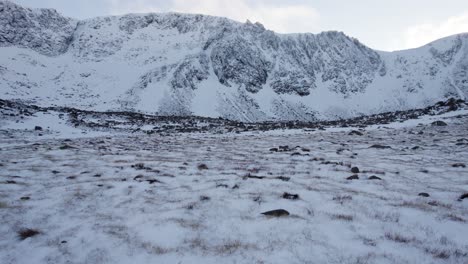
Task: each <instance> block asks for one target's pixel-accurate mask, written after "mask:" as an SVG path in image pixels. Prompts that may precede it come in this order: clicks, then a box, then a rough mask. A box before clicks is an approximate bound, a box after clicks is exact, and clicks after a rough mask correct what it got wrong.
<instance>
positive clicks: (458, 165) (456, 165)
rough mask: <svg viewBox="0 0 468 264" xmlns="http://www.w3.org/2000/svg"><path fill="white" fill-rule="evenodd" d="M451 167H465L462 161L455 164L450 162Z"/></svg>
mask: <svg viewBox="0 0 468 264" xmlns="http://www.w3.org/2000/svg"><path fill="white" fill-rule="evenodd" d="M452 167H454V168H466V165H465V164H464V163H455V164H452Z"/></svg>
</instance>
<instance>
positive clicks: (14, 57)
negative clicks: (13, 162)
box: [0, 1, 468, 121]
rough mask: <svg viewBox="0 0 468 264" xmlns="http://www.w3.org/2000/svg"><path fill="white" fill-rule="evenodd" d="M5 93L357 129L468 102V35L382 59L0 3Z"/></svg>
mask: <svg viewBox="0 0 468 264" xmlns="http://www.w3.org/2000/svg"><path fill="white" fill-rule="evenodd" d="M0 93H1V95H2V96H1V97H2V99H9V100H12V99H20V100H22V101H25V102H28V103H35V104H38V105H43V106H48V105H66V106H71V107H76V108H81V109H93V110H130V111H141V112H146V113H155V114H159V115H199V116H209V117H224V118H229V119H235V120H241V121H264V120H301V121H313V120H317V119H321V120H322V119H337V118H348V117H354V116H358V115H366V114H375V113H380V112H386V111H396V110H407V109H412V108H418V107H425V106H428V105H432V104H434V103H435V102H437V101H441V100H445V99H447V98H449V97H455V98H460V99H465V97H466V96H468V34H460V35H455V36H451V37H447V38H444V39H441V40H438V41H435V42H433V43H430V44H428V45H426V46H423V47H421V48H418V49H412V50H406V51H398V52H382V51H376V50H372V49H370V48H368V47H366V46H365V45H363V44H362V43H360V42H359V41H358V40H357V39H354V38H351V37H348V36H346V35H345V34H343V33H341V32H323V33H320V34H277V33H275V32H273V31H270V30H267V29H266V28H265V27H264V26H263V25H261V24H260V23H251V22H249V21H247V22H246V23H239V22H236V21H232V20H229V19H226V18H220V17H213V16H205V15H193V14H178V13H162V14H158V13H151V14H129V15H124V16H112V17H99V18H94V19H88V20H82V21H78V20H75V19H71V18H66V17H63V16H62V15H60V14H59V13H57V12H56V11H55V10H50V9H29V8H24V7H21V6H19V5H16V4H14V3H12V2H9V1H0Z"/></svg>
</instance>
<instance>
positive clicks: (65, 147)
mask: <svg viewBox="0 0 468 264" xmlns="http://www.w3.org/2000/svg"><path fill="white" fill-rule="evenodd" d="M59 149H61V150H65V149H73V147H72V146H70V145H67V144H64V145H62V146H60V147H59Z"/></svg>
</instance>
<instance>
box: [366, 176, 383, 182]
mask: <svg viewBox="0 0 468 264" xmlns="http://www.w3.org/2000/svg"><path fill="white" fill-rule="evenodd" d="M369 180H380V181H381V180H382V178H380V177H377V176H375V175H372V176H370V177H369Z"/></svg>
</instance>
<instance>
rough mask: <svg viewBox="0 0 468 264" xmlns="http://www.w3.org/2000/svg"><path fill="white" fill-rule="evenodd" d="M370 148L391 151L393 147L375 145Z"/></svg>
mask: <svg viewBox="0 0 468 264" xmlns="http://www.w3.org/2000/svg"><path fill="white" fill-rule="evenodd" d="M369 148H375V149H391V148H392V147H390V146H384V145H379V144H375V145H372V146H370V147H369Z"/></svg>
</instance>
